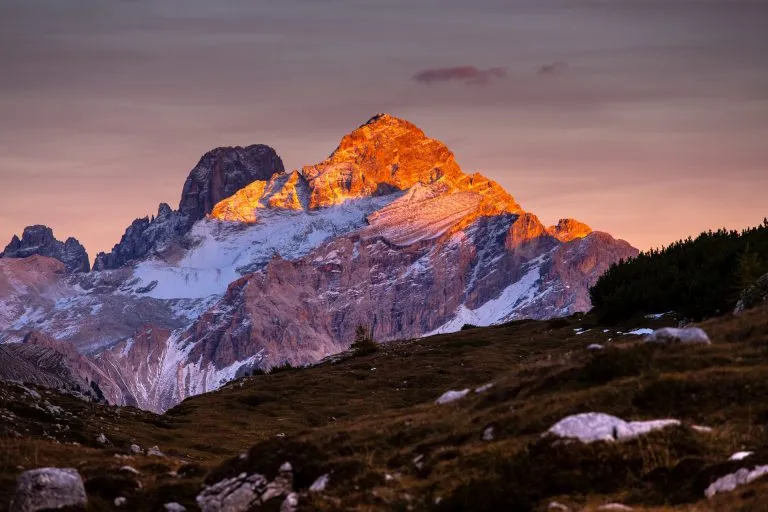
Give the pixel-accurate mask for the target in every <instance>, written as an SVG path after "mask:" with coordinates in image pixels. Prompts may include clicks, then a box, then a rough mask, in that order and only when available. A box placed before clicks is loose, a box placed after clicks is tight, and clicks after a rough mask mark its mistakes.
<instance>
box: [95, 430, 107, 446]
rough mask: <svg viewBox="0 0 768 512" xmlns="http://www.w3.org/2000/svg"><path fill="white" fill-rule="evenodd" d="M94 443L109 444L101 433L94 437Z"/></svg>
mask: <svg viewBox="0 0 768 512" xmlns="http://www.w3.org/2000/svg"><path fill="white" fill-rule="evenodd" d="M96 442H97V443H99V444H107V443H109V440H108V439H107V436H105V435H104V432H101V433H100V434H99V435H98V436H96Z"/></svg>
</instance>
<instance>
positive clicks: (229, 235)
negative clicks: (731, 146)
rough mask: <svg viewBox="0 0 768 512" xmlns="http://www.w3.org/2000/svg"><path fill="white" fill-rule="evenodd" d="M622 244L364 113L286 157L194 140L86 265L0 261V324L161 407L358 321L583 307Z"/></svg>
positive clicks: (276, 362)
mask: <svg viewBox="0 0 768 512" xmlns="http://www.w3.org/2000/svg"><path fill="white" fill-rule="evenodd" d="M635 254H637V251H636V250H635V249H634V248H632V247H631V246H630V245H629V244H627V243H626V242H624V241H622V240H616V239H614V238H613V237H612V236H611V235H609V234H607V233H603V232H599V231H592V230H591V229H590V228H589V227H588V226H586V225H584V224H583V223H580V222H578V221H575V220H573V219H563V220H561V221H559V222H558V224H557V225H555V226H551V227H546V226H545V225H544V224H542V222H541V221H540V220H539V219H538V217H537V216H536V215H535V214H533V213H531V212H527V211H525V210H524V209H523V207H522V206H521V205H520V204H518V202H517V201H515V199H514V198H513V197H512V196H511V195H510V194H509V193H507V192H506V191H505V190H504V189H503V188H502V187H501V186H500V185H498V184H497V183H495V182H494V181H492V180H490V179H488V178H486V177H484V176H482V175H481V174H478V173H474V174H469V173H465V172H464V171H462V169H461V167H460V166H459V164H458V162H457V160H456V158H455V157H454V154H453V153H452V152H451V151H450V150H449V149H448V148H447V147H446V146H445V145H444V144H443V143H442V142H440V141H438V140H436V139H432V138H430V137H428V136H427V135H426V134H425V133H424V132H423V131H422V130H420V129H419V128H417V127H416V126H415V125H413V124H412V123H410V122H408V121H405V120H403V119H399V118H397V117H394V116H391V115H389V114H379V115H376V116H374V117H373V118H371V119H370V120H369V121H367V122H366V123H364V124H363V125H362V126H360V127H358V128H357V129H355V130H353V131H351V132H350V133H349V134H347V135H346V136H344V137H343V138H342V139H341V142H340V144H339V145H338V147H337V148H336V150H335V151H333V152H332V153H331V155H330V156H329V157H328V158H327V159H326V160H324V161H322V162H320V163H318V164H315V165H309V166H305V167H302V168H301V169H297V170H292V171H285V170H284V169H283V165H282V161H281V160H280V158H279V157H278V156H277V154H276V153H275V152H274V150H272V149H271V148H269V147H268V146H263V145H255V146H248V147H246V148H219V149H216V150H213V151H211V152H209V153H207V154H206V155H204V156H203V158H202V159H201V160H200V163H199V164H198V165H197V166H196V167H195V168H194V169H193V170H192V171H191V172H190V174H189V177H188V178H187V180H186V182H185V184H184V187H183V191H182V198H181V202H180V204H179V209H178V210H172V209H171V207H169V206H168V205H165V204H163V205H160V208H159V209H158V213H157V215H156V216H154V217H152V218H144V219H139V220H137V221H135V222H134V223H133V224H132V225H131V226H130V227H129V228H128V230H126V232H125V235H124V236H123V238H122V240H121V241H120V243H119V244H117V245H116V246H115V248H114V249H113V250H112V252H111V253H109V254H100V255H99V256H97V258H96V263H95V265H94V270H95V272H91V273H87V274H77V275H67V274H59V273H57V271H56V269H55V266H53V265H51V264H50V263H48V262H45V261H38V262H37V263H36V264H35V265H15V266H10V265H6V266H5V267H3V271H4V274H1V275H0V293H3V299H4V304H7V306H6V309H8V311H7V312H6V313H7V314H3V311H2V310H0V321H2V324H0V333H1V334H0V338H2V339H4V340H5V341H17V342H22V343H23V342H25V340H27V341H28V334H29V332H30V331H33V330H34V331H36V332H39V333H40V334H41V335H46V336H49V337H50V338H51V339H53V340H56V341H59V342H67V343H70V344H71V346H73V347H76V349H77V350H78V351H80V352H81V353H83V354H85V355H86V356H87V357H88V359H89V361H92V362H93V364H94V365H95V367H96V368H98V369H99V372H94V371H93V370H92V369H89V370H88V372H87V375H85V374H82V375H83V378H85V379H86V380H88V379H90V380H88V382H91V381H95V382H96V383H97V384H98V385H99V387H100V389H102V391H103V393H104V394H105V395H108V396H109V397H111V398H112V400H116V401H117V402H118V403H122V404H131V405H137V406H139V407H141V408H144V409H149V410H154V411H162V410H165V409H167V408H169V407H172V406H173V405H175V404H177V403H178V402H180V401H181V400H183V399H184V398H186V397H189V396H191V395H196V394H199V393H203V392H207V391H211V390H213V389H216V388H218V387H220V386H222V385H223V384H225V383H226V382H228V381H230V380H232V379H234V378H236V377H238V376H241V375H244V374H248V373H251V372H253V371H256V370H265V369H269V368H272V367H275V366H280V365H284V364H291V365H305V364H312V363H315V362H318V361H320V360H322V359H324V358H326V357H328V356H331V355H333V354H336V353H338V352H341V351H343V350H345V349H347V348H348V347H349V346H350V344H351V343H352V341H353V340H354V338H355V332H356V330H357V328H358V327H359V326H365V327H366V328H367V329H368V330H369V332H370V334H371V335H372V336H373V337H375V338H376V339H377V340H380V341H385V342H386V341H394V340H398V339H407V338H415V337H421V336H425V335H429V334H434V333H444V332H452V331H457V330H459V329H461V328H462V327H464V326H465V325H475V326H483V325H493V324H500V323H504V322H508V321H512V320H515V319H520V318H537V319H546V318H552V317H557V316H563V315H569V314H572V313H575V312H578V311H586V310H588V309H589V308H590V306H591V304H590V297H589V287H590V286H591V285H593V284H594V283H595V281H596V280H597V279H598V277H599V276H600V275H601V274H603V272H605V270H606V269H607V268H608V267H609V266H610V265H611V264H612V263H614V262H617V261H619V260H621V259H627V258H629V257H631V256H633V255H635ZM3 276H5V277H4V279H5V280H6V281H7V283H6V285H5V286H4V287H3V280H2V279H3ZM31 280H34V281H35V282H36V283H40V285H37V286H34V287H32V286H27V285H25V284H24V283H25V282H27V281H31ZM17 356H18V355H17ZM9 357H10V356H9ZM25 357H27V358H28V357H30V356H27V355H25ZM67 360H71V358H69V359H67Z"/></svg>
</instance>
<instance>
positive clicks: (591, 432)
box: [547, 412, 680, 443]
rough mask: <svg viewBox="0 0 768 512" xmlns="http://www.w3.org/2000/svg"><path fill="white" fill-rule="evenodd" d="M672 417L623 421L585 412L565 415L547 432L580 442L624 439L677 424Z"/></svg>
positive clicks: (678, 422) (678, 423)
mask: <svg viewBox="0 0 768 512" xmlns="http://www.w3.org/2000/svg"><path fill="white" fill-rule="evenodd" d="M678 425H680V421H678V420H673V419H663V420H652V421H629V422H627V421H624V420H622V419H621V418H617V417H615V416H611V415H609V414H603V413H600V412H587V413H583V414H574V415H572V416H567V417H566V418H563V419H562V420H560V421H558V422H557V423H556V424H554V425H553V426H552V427H551V428H550V429H549V430H548V431H547V432H548V433H549V434H552V435H554V436H556V437H562V438H566V439H578V440H579V441H581V442H582V443H593V442H595V441H624V440H627V439H633V438H635V437H639V436H641V435H643V434H647V433H649V432H652V431H654V430H660V429H663V428H666V427H672V426H678Z"/></svg>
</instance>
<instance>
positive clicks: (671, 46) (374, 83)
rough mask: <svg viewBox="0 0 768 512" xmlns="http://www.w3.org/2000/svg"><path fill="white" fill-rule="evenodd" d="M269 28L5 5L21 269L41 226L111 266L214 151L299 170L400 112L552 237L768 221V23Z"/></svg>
mask: <svg viewBox="0 0 768 512" xmlns="http://www.w3.org/2000/svg"><path fill="white" fill-rule="evenodd" d="M256 4H258V3H256V2H246V1H245V0H233V1H232V2H227V3H226V5H225V6H224V4H214V3H212V2H208V1H204V0H184V1H182V0H165V1H163V2H149V1H135V2H125V1H121V2H116V1H110V2H103V1H97V0H86V1H83V2H79V3H78V4H76V5H73V4H71V3H64V2H58V1H56V0H40V1H37V2H28V1H26V0H9V1H7V2H3V5H2V6H0V48H2V49H3V51H2V52H0V69H3V72H2V73H0V179H2V181H1V182H0V183H2V185H0V248H1V247H2V246H3V245H4V244H5V243H6V242H7V240H9V239H10V237H11V236H12V235H13V234H14V233H20V232H21V230H22V229H23V227H24V226H26V225H29V224H37V223H41V224H47V225H49V226H51V227H52V228H53V229H54V232H55V233H56V235H57V237H58V238H60V239H64V238H66V237H67V236H75V237H77V238H78V239H79V240H80V241H81V242H82V243H83V244H85V245H86V247H87V249H88V251H89V253H90V255H91V256H92V257H93V256H94V255H95V253H96V252H97V251H100V250H108V249H109V248H111V246H112V245H113V244H115V243H116V242H117V241H118V240H119V239H120V236H121V235H122V233H123V231H124V229H125V228H126V227H127V226H128V225H129V224H130V222H131V221H132V220H133V219H134V218H136V217H142V216H144V215H147V214H151V213H154V212H156V210H157V204H158V203H159V202H161V201H163V202H168V203H169V204H171V206H173V207H176V206H177V205H178V199H179V195H180V192H181V186H182V183H183V181H184V178H185V177H186V175H187V173H188V172H189V170H190V169H191V168H192V167H193V166H194V164H195V163H196V162H197V160H198V158H199V157H200V155H201V154H202V153H204V152H205V151H206V150H208V149H211V148H213V147H215V146H219V145H245V144H251V143H264V144H269V145H271V146H273V147H274V148H275V149H276V150H277V151H278V153H279V154H280V155H281V156H282V158H283V160H284V162H285V164H286V167H288V168H296V167H300V166H301V165H304V164H312V163H316V162H318V161H320V160H322V159H323V158H325V157H326V156H327V155H328V154H329V153H330V152H331V151H332V150H333V149H334V148H335V146H336V144H337V143H338V141H339V139H340V138H341V136H342V135H343V134H345V133H347V132H348V131H350V130H351V129H353V128H355V127H356V126H358V125H359V124H361V123H362V122H364V121H365V120H366V119H368V118H369V117H370V116H371V115H373V114H374V113H376V112H381V111H385V112H390V113H392V114H394V115H397V116H400V117H404V118H406V119H408V120H410V121H412V122H414V123H415V124H416V125H418V126H419V127H421V128H422V129H424V130H425V132H426V133H427V135H429V136H432V137H435V138H438V139H440V140H442V141H444V142H445V143H446V144H448V146H449V147H450V148H451V149H452V150H453V151H454V152H455V153H456V157H457V160H458V161H459V163H460V164H461V166H462V168H463V169H464V170H465V171H467V172H475V171H479V172H481V173H483V174H485V175H486V176H488V177H490V178H492V179H495V180H497V181H498V182H499V183H501V184H502V185H503V186H504V187H505V188H506V189H507V190H508V191H509V192H510V193H511V194H512V195H514V196H515V198H516V199H517V200H518V201H519V202H520V204H521V205H522V206H523V207H524V208H525V209H527V210H529V211H532V212H534V213H536V214H537V215H538V216H539V217H540V218H541V219H542V221H543V222H545V223H553V222H555V221H556V220H557V219H558V218H560V217H566V216H567V217H575V218H577V219H579V220H582V221H584V222H586V223H588V224H590V225H591V226H592V227H593V228H595V229H599V230H603V231H608V232H610V233H612V234H614V235H615V236H617V237H620V238H624V239H626V240H628V241H629V242H631V243H632V244H633V245H635V246H637V247H639V248H643V249H645V248H649V247H652V246H658V245H661V244H666V243H669V242H670V241H673V240H675V239H678V238H681V237H686V236H688V235H695V234H696V233H698V232H700V231H702V230H705V229H709V228H713V229H714V228H718V227H722V226H726V227H730V228H741V227H746V226H749V225H755V224H758V223H760V222H761V221H762V219H763V217H765V216H768V193H766V191H768V144H767V143H766V141H768V65H766V63H765V55H766V54H768V35H766V31H765V29H764V26H763V24H764V20H765V19H768V4H766V2H761V1H749V0H743V1H742V0H733V1H729V2H727V1H717V0H701V1H698V2H690V1H687V0H667V1H665V2H657V1H654V0H626V1H623V2H609V1H604V0H568V1H566V0H540V1H535V2H534V1H528V0H520V1H512V2H506V1H505V2H502V1H500V0H478V1H477V2H465V1H461V0H450V1H438V0H421V1H419V2H411V1H405V0H393V1H391V2H366V1H361V2H347V1H345V0H327V1H307V0H286V1H285V2H280V3H279V5H270V4H272V3H269V4H267V3H266V2H264V4H266V5H256ZM452 67H462V70H461V71H460V72H453V73H450V72H449V73H445V72H442V71H440V72H435V70H440V69H442V68H452ZM472 67H474V68H476V70H477V72H478V73H485V74H484V75H482V74H481V75H472V73H473V72H472V71H471V70H468V69H469V68H472ZM542 69H543V70H544V71H542ZM417 75H418V76H427V77H438V78H439V79H433V78H430V80H428V81H424V80H414V79H413V77H414V76H417ZM473 76H474V78H475V79H472V77H473ZM468 77H469V78H468Z"/></svg>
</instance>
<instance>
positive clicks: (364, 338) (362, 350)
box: [350, 325, 381, 356]
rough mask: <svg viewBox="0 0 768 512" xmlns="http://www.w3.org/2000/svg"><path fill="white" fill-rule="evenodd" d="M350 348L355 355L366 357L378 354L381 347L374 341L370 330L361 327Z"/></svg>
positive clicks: (356, 332)
mask: <svg viewBox="0 0 768 512" xmlns="http://www.w3.org/2000/svg"><path fill="white" fill-rule="evenodd" d="M350 348H351V350H352V352H353V353H354V354H355V355H357V356H364V355H367V354H373V353H374V352H378V351H379V349H380V348H381V347H379V344H378V343H376V340H374V339H373V337H372V336H371V334H370V331H369V330H368V328H367V327H364V326H362V325H360V326H358V327H357V329H356V330H355V341H354V342H353V343H352V346H351V347H350Z"/></svg>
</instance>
